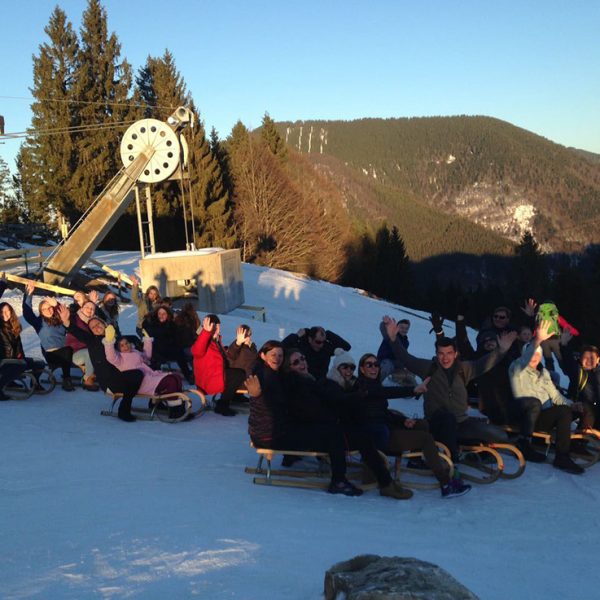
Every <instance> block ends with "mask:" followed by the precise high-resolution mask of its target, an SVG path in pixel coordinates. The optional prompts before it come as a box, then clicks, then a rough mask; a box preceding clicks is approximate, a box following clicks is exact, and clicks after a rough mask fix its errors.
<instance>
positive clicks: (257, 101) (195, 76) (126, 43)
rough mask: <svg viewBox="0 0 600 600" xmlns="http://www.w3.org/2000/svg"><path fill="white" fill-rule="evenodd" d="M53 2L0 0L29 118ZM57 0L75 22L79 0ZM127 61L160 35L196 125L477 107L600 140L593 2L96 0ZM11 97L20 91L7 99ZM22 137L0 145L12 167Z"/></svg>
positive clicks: (18, 106) (13, 115) (10, 123)
mask: <svg viewBox="0 0 600 600" xmlns="http://www.w3.org/2000/svg"><path fill="white" fill-rule="evenodd" d="M56 4H57V2H55V1H54V0H53V1H46V0H24V1H23V2H21V3H17V2H8V1H5V2H1V3H0V23H2V34H1V35H2V42H3V43H2V46H3V48H4V49H5V50H7V51H3V52H2V53H1V55H0V69H1V76H0V81H1V84H0V114H2V115H4V117H5V120H6V132H7V133H10V132H16V131H23V130H24V129H25V128H26V127H27V126H28V125H29V120H30V113H29V104H30V100H28V99H27V98H30V92H29V88H30V86H31V78H32V60H31V57H32V55H33V54H37V53H38V48H39V45H40V44H41V43H43V42H45V41H46V35H45V33H44V27H45V25H46V24H47V23H48V19H49V17H50V14H51V12H52V10H53V9H54V6H55V5H56ZM58 4H59V6H61V8H63V10H64V11H65V12H66V13H67V16H68V18H69V19H70V20H71V22H72V23H73V25H74V26H75V27H76V29H78V28H79V24H80V19H81V14H82V12H83V11H84V10H85V7H86V5H87V2H86V1H85V0H62V1H59V2H58ZM104 6H105V7H106V9H107V11H108V24H109V29H110V31H114V32H115V33H116V34H117V36H118V38H119V41H120V42H121V46H122V55H123V56H125V57H126V58H127V59H128V60H129V62H130V63H131V64H132V66H133V67H134V69H136V70H137V69H138V68H139V67H140V66H141V65H143V63H144V62H145V59H146V57H147V56H148V55H152V56H160V55H162V54H163V52H164V50H165V48H168V49H169V50H170V51H171V52H172V54H173V55H174V57H175V60H176V64H177V67H178V69H179V71H180V72H181V74H182V75H183V77H184V78H185V81H186V83H187V85H188V89H189V90H190V91H191V93H192V95H193V98H194V101H195V103H196V105H197V106H198V108H199V109H200V113H201V115H200V116H201V118H202V119H203V121H204V122H205V125H206V127H207V130H210V128H211V127H213V126H214V127H215V128H216V129H217V131H218V132H219V135H220V136H221V137H226V136H227V134H228V133H229V132H230V130H231V127H232V126H233V125H234V123H235V122H236V121H237V120H238V119H241V120H242V121H243V122H244V123H245V124H246V125H247V126H248V127H251V128H252V127H256V126H258V125H260V122H261V119H262V116H263V114H264V113H265V111H268V112H269V113H270V114H271V116H272V117H273V118H274V119H275V120H297V119H355V118H361V117H406V116H428V115H457V114H469V115H473V114H483V115H489V116H493V117H497V118H499V119H503V120H506V121H509V122H511V123H513V124H515V125H518V126H520V127H523V128H525V129H528V130H530V131H533V132H535V133H537V134H540V135H543V136H544V137H547V138H549V139H551V140H553V141H555V142H558V143H561V144H564V145H566V146H576V147H578V148H583V149H586V150H590V151H592V152H598V153H600V37H599V36H598V32H599V31H600V2H596V1H595V0H589V1H587V0H585V1H583V0H571V1H570V2H562V1H554V0H544V1H532V2H526V0H521V1H520V2H516V1H504V2H503V1H501V0H496V1H493V2H492V1H489V2H488V1H487V0H480V1H473V0H472V1H460V0H445V1H442V0H438V1H427V0H410V1H409V0H397V1H387V0H380V1H377V0H373V1H371V2H357V1H354V0H346V1H338V0H320V1H316V0H303V1H296V0H256V1H254V0H246V1H241V0H235V1H234V0H231V1H227V0H221V1H219V2H217V1H210V2H209V1H203V0H187V1H186V2H180V1H179V0H171V1H169V2H165V1H162V2H157V1H155V0H146V1H145V2H142V1H140V0H105V1H104ZM8 96H14V97H18V98H26V99H11V98H8ZM19 144H20V141H19V140H14V141H9V140H6V141H5V143H4V144H0V156H1V157H2V158H4V160H6V161H7V162H8V164H9V166H10V167H11V169H12V168H13V165H14V156H15V154H16V152H17V151H18V147H19Z"/></svg>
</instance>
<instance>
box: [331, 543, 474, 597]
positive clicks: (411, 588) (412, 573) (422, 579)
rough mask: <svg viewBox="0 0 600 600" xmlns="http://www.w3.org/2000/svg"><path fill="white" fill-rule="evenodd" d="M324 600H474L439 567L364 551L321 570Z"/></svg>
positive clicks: (470, 593) (471, 595)
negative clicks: (323, 572) (323, 580)
mask: <svg viewBox="0 0 600 600" xmlns="http://www.w3.org/2000/svg"><path fill="white" fill-rule="evenodd" d="M325 600H478V598H477V596H475V594H473V593H472V592H470V591H469V590H468V589H467V588H466V587H464V586H463V585H462V584H461V583H459V582H458V581H457V580H456V579H454V577H452V575H450V574H449V573H448V572H446V571H444V569H442V568H441V567H438V566H437V565H434V564H432V563H429V562H425V561H422V560H418V559H416V558H403V557H399V556H392V557H388V556H377V555H375V554H364V555H361V556H356V557H354V558H351V559H350V560H347V561H344V562H341V563H337V564H336V565H334V566H333V567H331V568H330V569H329V570H328V571H327V573H325Z"/></svg>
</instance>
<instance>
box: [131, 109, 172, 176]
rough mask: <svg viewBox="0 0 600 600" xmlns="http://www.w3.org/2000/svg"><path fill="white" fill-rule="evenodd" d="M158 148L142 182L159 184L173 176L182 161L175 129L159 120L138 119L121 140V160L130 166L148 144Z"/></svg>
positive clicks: (155, 149)
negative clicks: (180, 160)
mask: <svg viewBox="0 0 600 600" xmlns="http://www.w3.org/2000/svg"><path fill="white" fill-rule="evenodd" d="M148 146H149V147H151V148H153V149H154V155H153V156H152V159H151V160H150V162H149V163H148V164H147V165H146V168H145V169H144V171H143V172H142V174H141V175H140V176H139V177H138V181H141V182H143V183H157V182H159V181H164V180H165V179H167V178H168V177H170V176H171V175H172V174H173V173H174V172H175V169H176V168H177V165H178V164H179V155H180V150H181V148H180V145H179V140H178V139H177V135H176V134H175V132H174V131H173V130H172V129H171V128H170V127H169V126H168V125H167V124H166V123H163V122H162V121H158V120H157V119H142V120H140V121H136V122H135V123H134V124H133V125H131V126H130V127H129V129H127V131H126V132H125V135H124V136H123V139H122V140H121V160H122V161H123V164H124V165H125V166H126V167H127V166H129V165H130V164H131V163H132V162H133V161H134V160H135V159H136V158H137V156H139V154H140V153H141V152H143V151H144V150H145V149H146V148H147V147H148Z"/></svg>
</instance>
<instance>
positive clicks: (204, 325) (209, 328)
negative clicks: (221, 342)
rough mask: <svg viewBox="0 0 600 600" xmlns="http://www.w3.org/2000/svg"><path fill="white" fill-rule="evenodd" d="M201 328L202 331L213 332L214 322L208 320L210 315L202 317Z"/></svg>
mask: <svg viewBox="0 0 600 600" xmlns="http://www.w3.org/2000/svg"><path fill="white" fill-rule="evenodd" d="M202 329H204V331H209V332H210V333H212V332H213V329H214V324H213V322H212V321H211V320H210V317H204V319H203V321H202Z"/></svg>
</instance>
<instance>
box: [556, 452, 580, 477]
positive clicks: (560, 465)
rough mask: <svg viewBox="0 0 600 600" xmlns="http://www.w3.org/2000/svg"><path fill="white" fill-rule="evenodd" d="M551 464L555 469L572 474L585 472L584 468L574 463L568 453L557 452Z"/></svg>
mask: <svg viewBox="0 0 600 600" xmlns="http://www.w3.org/2000/svg"><path fill="white" fill-rule="evenodd" d="M552 464H553V465H554V467H555V468H556V469H560V470H561V471H566V472H567V473H572V474H573V475H581V474H582V473H584V472H585V469H584V468H583V467H580V466H579V465H578V464H577V463H575V462H574V461H573V459H572V458H571V457H570V456H569V455H568V454H557V455H556V456H555V457H554V462H553V463H552Z"/></svg>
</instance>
